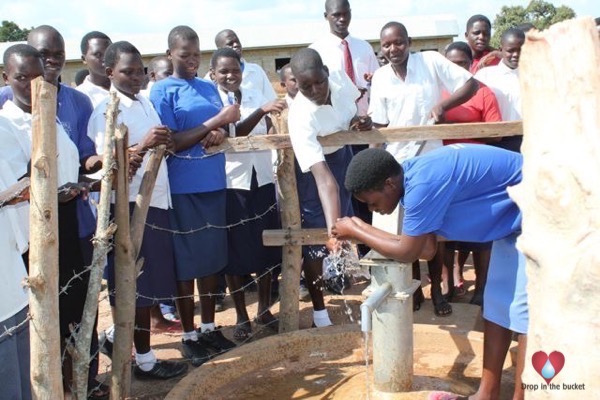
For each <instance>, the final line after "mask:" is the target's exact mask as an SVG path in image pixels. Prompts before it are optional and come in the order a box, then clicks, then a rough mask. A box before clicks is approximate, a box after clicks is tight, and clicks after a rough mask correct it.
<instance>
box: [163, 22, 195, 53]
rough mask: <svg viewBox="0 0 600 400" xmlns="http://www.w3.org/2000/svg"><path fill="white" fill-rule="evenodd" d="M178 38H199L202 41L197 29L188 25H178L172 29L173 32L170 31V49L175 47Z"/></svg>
mask: <svg viewBox="0 0 600 400" xmlns="http://www.w3.org/2000/svg"><path fill="white" fill-rule="evenodd" d="M177 39H184V40H197V41H198V42H200V38H199V37H198V34H197V33H196V31H195V30H193V29H192V28H190V27H189V26H187V25H178V26H176V27H175V28H173V29H171V32H169V38H168V40H167V42H168V46H169V50H172V49H173V48H174V47H175V43H176V42H177Z"/></svg>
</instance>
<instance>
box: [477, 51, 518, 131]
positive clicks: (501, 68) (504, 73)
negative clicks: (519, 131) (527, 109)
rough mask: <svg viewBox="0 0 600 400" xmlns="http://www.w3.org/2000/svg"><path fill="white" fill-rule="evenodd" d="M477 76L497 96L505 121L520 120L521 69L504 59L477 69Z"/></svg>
mask: <svg viewBox="0 0 600 400" xmlns="http://www.w3.org/2000/svg"><path fill="white" fill-rule="evenodd" d="M475 78H476V79H477V80H479V81H481V82H483V83H485V84H486V85H487V86H488V87H489V88H490V89H492V91H493V92H494V95H495V96H496V100H498V106H499V107H500V114H501V115H502V120H503V121H519V120H521V119H522V117H521V86H520V85H519V69H518V68H515V69H512V68H509V67H508V66H507V65H506V64H504V62H503V61H501V62H500V63H499V64H498V65H494V66H491V67H485V68H482V69H480V70H479V71H477V73H476V74H475Z"/></svg>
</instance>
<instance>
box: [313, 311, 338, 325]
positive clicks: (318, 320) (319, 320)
mask: <svg viewBox="0 0 600 400" xmlns="http://www.w3.org/2000/svg"><path fill="white" fill-rule="evenodd" d="M313 322H314V323H315V325H316V326H317V328H320V327H322V326H330V325H333V323H332V322H331V320H330V319H329V313H328V312H327V309H326V308H325V309H323V310H318V311H317V310H313Z"/></svg>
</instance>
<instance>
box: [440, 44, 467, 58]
mask: <svg viewBox="0 0 600 400" xmlns="http://www.w3.org/2000/svg"><path fill="white" fill-rule="evenodd" d="M452 50H458V51H462V52H463V53H465V54H466V55H467V57H469V60H471V61H473V51H472V50H471V48H470V47H469V45H468V44H466V43H465V42H452V43H450V44H449V45H448V46H446V49H445V50H444V55H446V54H448V53H450V52H451V51H452Z"/></svg>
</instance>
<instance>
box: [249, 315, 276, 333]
mask: <svg viewBox="0 0 600 400" xmlns="http://www.w3.org/2000/svg"><path fill="white" fill-rule="evenodd" d="M254 322H255V323H256V325H259V326H262V327H265V328H269V329H271V330H272V331H273V332H275V333H279V320H278V319H277V318H275V317H273V316H272V315H271V318H270V319H268V321H262V320H260V319H258V317H256V318H254Z"/></svg>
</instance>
